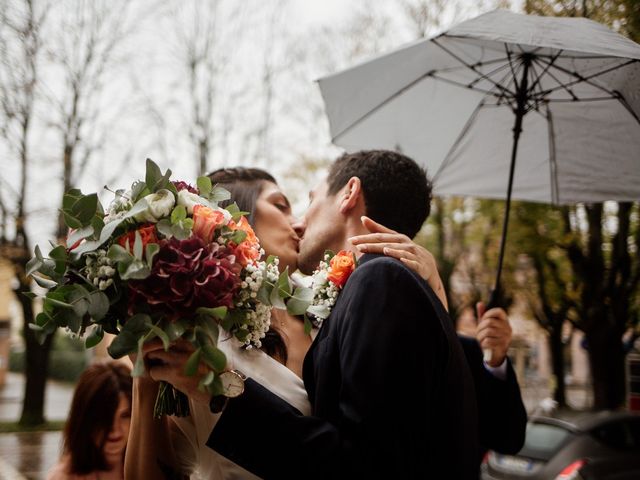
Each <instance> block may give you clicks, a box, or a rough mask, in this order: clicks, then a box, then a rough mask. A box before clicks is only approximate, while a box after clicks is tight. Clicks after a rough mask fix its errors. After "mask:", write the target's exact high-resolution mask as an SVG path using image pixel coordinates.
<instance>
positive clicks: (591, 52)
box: [319, 10, 640, 204]
mask: <svg viewBox="0 0 640 480" xmlns="http://www.w3.org/2000/svg"><path fill="white" fill-rule="evenodd" d="M319 84H320V89H321V91H322V95H323V98H324V100H325V105H326V112H327V115H328V117H329V124H330V128H331V134H332V138H333V142H334V143H335V144H337V145H340V146H342V147H344V148H346V149H347V150H348V151H353V150H358V149H363V148H366V149H371V148H387V149H395V150H400V151H402V152H403V153H405V154H407V155H409V156H410V157H412V158H414V159H416V160H417V161H418V162H420V163H421V164H423V165H424V166H425V167H426V168H427V170H428V172H429V174H430V175H431V176H432V177H433V180H434V192H435V193H436V194H437V195H470V196H477V197H485V198H505V195H506V194H507V185H509V184H510V182H509V177H510V173H511V175H512V177H513V178H512V180H513V182H512V187H513V198H517V199H521V200H529V201H537V202H548V203H554V204H566V203H574V202H602V201H605V200H619V201H636V200H638V199H640V45H638V44H636V43H634V42H632V41H631V40H628V39H626V38H625V37H623V36H621V35H619V34H617V33H615V32H613V31H612V30H610V29H608V28H607V27H605V26H603V25H601V24H599V23H596V22H593V21H591V20H588V19H583V18H555V17H537V16H527V15H521V14H516V13H512V12H508V11H501V10H497V11H494V12H490V13H487V14H485V15H481V16H479V17H477V18H474V19H472V20H469V21H467V22H464V23H461V24H459V25H458V26H456V27H454V28H452V29H451V30H449V31H447V32H445V33H443V34H441V35H439V36H437V37H435V38H433V39H428V40H421V41H418V42H416V43H413V44H411V45H408V46H405V47H403V48H401V49H399V50H396V51H394V52H392V53H389V54H387V55H383V56H381V57H378V58H376V59H374V60H371V61H368V62H365V63H362V64H360V65H358V66H355V67H353V68H350V69H348V70H345V71H343V72H340V73H337V74H335V75H331V76H328V77H326V78H323V79H321V80H319ZM518 118H519V119H520V120H519V122H520V124H519V125H518V120H517V119H518ZM514 130H515V133H516V135H515V140H514V136H513V132H514ZM520 131H521V132H522V133H521V135H520V137H519V144H518V134H520ZM516 149H517V161H515V156H516V155H515V153H516Z"/></svg>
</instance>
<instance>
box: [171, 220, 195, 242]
mask: <svg viewBox="0 0 640 480" xmlns="http://www.w3.org/2000/svg"><path fill="white" fill-rule="evenodd" d="M171 233H172V234H173V236H174V237H176V238H177V239H178V240H186V239H187V238H189V237H190V236H191V229H190V228H187V227H186V225H185V224H184V221H180V222H178V223H176V224H175V225H172V226H171Z"/></svg>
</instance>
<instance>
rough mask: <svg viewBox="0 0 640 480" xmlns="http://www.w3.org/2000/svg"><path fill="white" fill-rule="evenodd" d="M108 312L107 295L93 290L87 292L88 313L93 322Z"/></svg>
mask: <svg viewBox="0 0 640 480" xmlns="http://www.w3.org/2000/svg"><path fill="white" fill-rule="evenodd" d="M107 313H109V297H107V295H106V294H105V293H104V292H101V291H98V290H96V291H94V292H91V293H90V294H89V315H90V316H91V318H92V319H93V321H94V322H99V321H100V320H102V319H103V318H104V317H105V316H106V315H107Z"/></svg>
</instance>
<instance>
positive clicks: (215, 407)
mask: <svg viewBox="0 0 640 480" xmlns="http://www.w3.org/2000/svg"><path fill="white" fill-rule="evenodd" d="M246 379H247V376H246V375H245V374H244V373H242V372H241V371H239V370H227V371H226V372H222V373H221V374H220V381H221V382H222V395H215V396H213V397H211V401H210V402H209V410H211V413H220V412H222V410H223V409H224V407H225V406H226V405H227V401H229V399H230V398H236V397H238V396H240V395H242V393H243V392H244V381H245V380H246Z"/></svg>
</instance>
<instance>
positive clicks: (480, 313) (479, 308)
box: [476, 302, 487, 322]
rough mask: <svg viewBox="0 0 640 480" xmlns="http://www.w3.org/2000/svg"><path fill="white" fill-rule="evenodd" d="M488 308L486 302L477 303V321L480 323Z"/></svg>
mask: <svg viewBox="0 0 640 480" xmlns="http://www.w3.org/2000/svg"><path fill="white" fill-rule="evenodd" d="M486 308H487V306H486V305H485V304H484V302H478V303H476V320H477V321H478V322H479V321H480V319H481V318H482V317H483V316H484V312H485V310H486Z"/></svg>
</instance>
